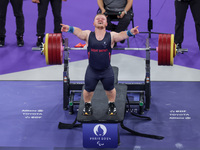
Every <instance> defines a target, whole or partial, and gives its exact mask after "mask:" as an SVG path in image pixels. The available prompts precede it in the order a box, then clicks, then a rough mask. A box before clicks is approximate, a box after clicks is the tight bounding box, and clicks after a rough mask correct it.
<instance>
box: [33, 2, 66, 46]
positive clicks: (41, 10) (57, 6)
mask: <svg viewBox="0 0 200 150" xmlns="http://www.w3.org/2000/svg"><path fill="white" fill-rule="evenodd" d="M62 1H67V0H32V2H33V3H37V4H38V20H37V34H36V36H37V37H38V38H37V43H36V45H37V46H40V45H41V44H42V43H43V38H44V36H45V26H46V15H47V10H48V5H49V3H50V4H51V7H52V12H53V16H54V33H61V31H60V29H61V26H60V23H61V22H62V16H61V8H62Z"/></svg>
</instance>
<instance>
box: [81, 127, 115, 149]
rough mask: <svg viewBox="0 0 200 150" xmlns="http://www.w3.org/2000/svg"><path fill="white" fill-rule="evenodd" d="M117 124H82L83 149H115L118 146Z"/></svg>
mask: <svg viewBox="0 0 200 150" xmlns="http://www.w3.org/2000/svg"><path fill="white" fill-rule="evenodd" d="M118 132H119V131H118V124H117V123H105V124H95V123H84V124H83V147H85V148H116V147H117V146H118V136H119V135H118Z"/></svg>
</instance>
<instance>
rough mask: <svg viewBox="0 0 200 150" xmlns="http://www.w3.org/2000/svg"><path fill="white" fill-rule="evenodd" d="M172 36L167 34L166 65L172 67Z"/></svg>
mask: <svg viewBox="0 0 200 150" xmlns="http://www.w3.org/2000/svg"><path fill="white" fill-rule="evenodd" d="M170 49H171V34H167V49H166V58H167V61H166V65H167V66H169V65H170Z"/></svg>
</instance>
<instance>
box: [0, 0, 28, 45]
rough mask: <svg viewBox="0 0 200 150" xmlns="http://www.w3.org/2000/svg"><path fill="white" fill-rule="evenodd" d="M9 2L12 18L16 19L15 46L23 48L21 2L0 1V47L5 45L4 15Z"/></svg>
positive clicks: (19, 0)
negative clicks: (12, 13)
mask: <svg viewBox="0 0 200 150" xmlns="http://www.w3.org/2000/svg"><path fill="white" fill-rule="evenodd" d="M9 2H10V3H11V5H12V8H13V12H14V16H15V18H16V32H15V34H16V36H17V45H18V46H19V47H21V46H24V40H23V35H24V14H23V10H22V7H23V0H0V47H3V46H4V45H5V37H6V28H5V25H6V13H7V7H8V4H9Z"/></svg>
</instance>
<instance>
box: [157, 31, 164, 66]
mask: <svg viewBox="0 0 200 150" xmlns="http://www.w3.org/2000/svg"><path fill="white" fill-rule="evenodd" d="M162 40H163V35H162V34H159V37H158V65H162V42H163V41H162Z"/></svg>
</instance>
